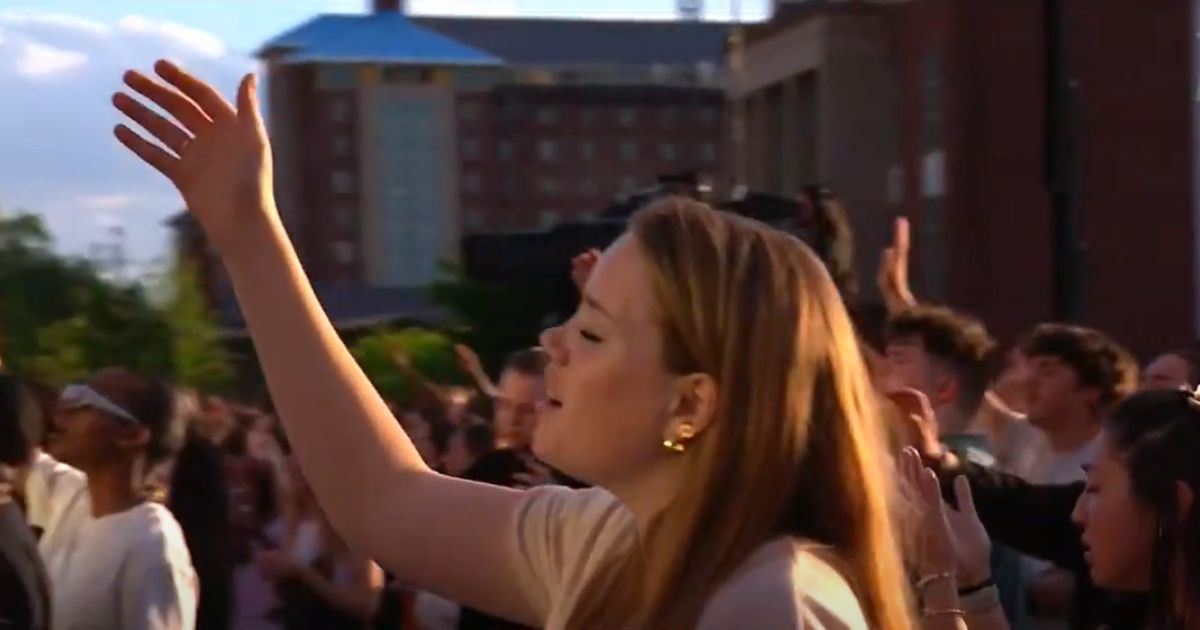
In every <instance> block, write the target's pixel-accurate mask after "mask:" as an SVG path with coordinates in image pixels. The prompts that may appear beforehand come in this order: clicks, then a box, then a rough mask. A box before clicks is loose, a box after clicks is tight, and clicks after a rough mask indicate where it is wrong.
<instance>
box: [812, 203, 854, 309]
mask: <svg viewBox="0 0 1200 630" xmlns="http://www.w3.org/2000/svg"><path fill="white" fill-rule="evenodd" d="M804 198H805V199H804V200H805V201H807V202H808V203H809V204H810V206H811V207H812V217H813V227H814V234H813V239H812V241H813V242H812V243H811V245H812V249H813V252H815V253H816V254H817V257H818V258H820V259H821V262H823V263H825V268H826V269H827V270H828V271H829V275H830V276H831V277H832V278H833V283H834V284H835V285H837V288H838V293H840V294H841V296H842V301H844V302H846V304H847V305H849V306H851V307H853V306H854V305H855V304H856V303H857V302H858V275H857V274H856V273H855V271H854V229H853V228H852V227H851V225H850V216H849V214H848V213H847V212H846V207H845V205H843V204H842V201H841V199H839V198H838V197H837V196H836V195H834V194H833V191H832V190H830V189H829V188H827V187H826V186H823V185H821V184H809V185H807V186H805V187H804Z"/></svg>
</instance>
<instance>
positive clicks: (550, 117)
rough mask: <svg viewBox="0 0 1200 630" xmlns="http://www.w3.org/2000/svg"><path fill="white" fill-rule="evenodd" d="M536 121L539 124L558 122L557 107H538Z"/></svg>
mask: <svg viewBox="0 0 1200 630" xmlns="http://www.w3.org/2000/svg"><path fill="white" fill-rule="evenodd" d="M537 121H538V124H539V125H553V124H554V123H556V122H558V109H557V108H554V107H549V106H545V107H539V108H538V109H537Z"/></svg>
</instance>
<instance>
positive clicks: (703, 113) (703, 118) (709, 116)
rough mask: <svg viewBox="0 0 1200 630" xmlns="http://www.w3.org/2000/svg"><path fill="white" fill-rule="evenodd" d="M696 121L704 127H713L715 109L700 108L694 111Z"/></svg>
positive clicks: (715, 115)
mask: <svg viewBox="0 0 1200 630" xmlns="http://www.w3.org/2000/svg"><path fill="white" fill-rule="evenodd" d="M696 119H697V120H699V121H700V122H701V124H705V125H713V124H716V122H717V109H716V108H715V107H701V108H700V109H698V110H696Z"/></svg>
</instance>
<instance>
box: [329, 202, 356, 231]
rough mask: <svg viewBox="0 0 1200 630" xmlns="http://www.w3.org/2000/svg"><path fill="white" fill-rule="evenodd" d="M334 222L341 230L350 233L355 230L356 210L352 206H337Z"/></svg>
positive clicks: (334, 212)
mask: <svg viewBox="0 0 1200 630" xmlns="http://www.w3.org/2000/svg"><path fill="white" fill-rule="evenodd" d="M333 222H334V223H335V224H336V225H337V227H338V229H339V230H343V231H349V230H351V229H353V228H354V210H352V209H351V208H350V206H337V207H336V208H334V209H333Z"/></svg>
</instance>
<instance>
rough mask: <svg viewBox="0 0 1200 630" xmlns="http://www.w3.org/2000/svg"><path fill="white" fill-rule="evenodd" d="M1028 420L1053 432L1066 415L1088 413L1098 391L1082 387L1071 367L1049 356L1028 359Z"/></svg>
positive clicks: (1068, 416)
mask: <svg viewBox="0 0 1200 630" xmlns="http://www.w3.org/2000/svg"><path fill="white" fill-rule="evenodd" d="M1029 364H1030V378H1029V421H1030V423H1032V424H1033V425H1034V426H1036V427H1038V428H1039V429H1042V430H1043V431H1054V430H1055V429H1056V428H1057V427H1058V426H1059V425H1060V423H1061V422H1063V420H1064V419H1066V418H1075V417H1079V416H1080V415H1081V414H1088V413H1091V410H1092V408H1093V407H1094V406H1095V404H1096V401H1097V398H1098V394H1097V392H1096V391H1095V388H1091V387H1084V386H1082V385H1081V384H1080V383H1079V376H1078V375H1077V374H1076V373H1075V370H1074V368H1072V367H1071V366H1069V365H1067V364H1066V363H1064V362H1063V361H1062V360H1061V359H1058V358H1056V357H1049V356H1038V357H1032V358H1030V360H1029Z"/></svg>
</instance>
